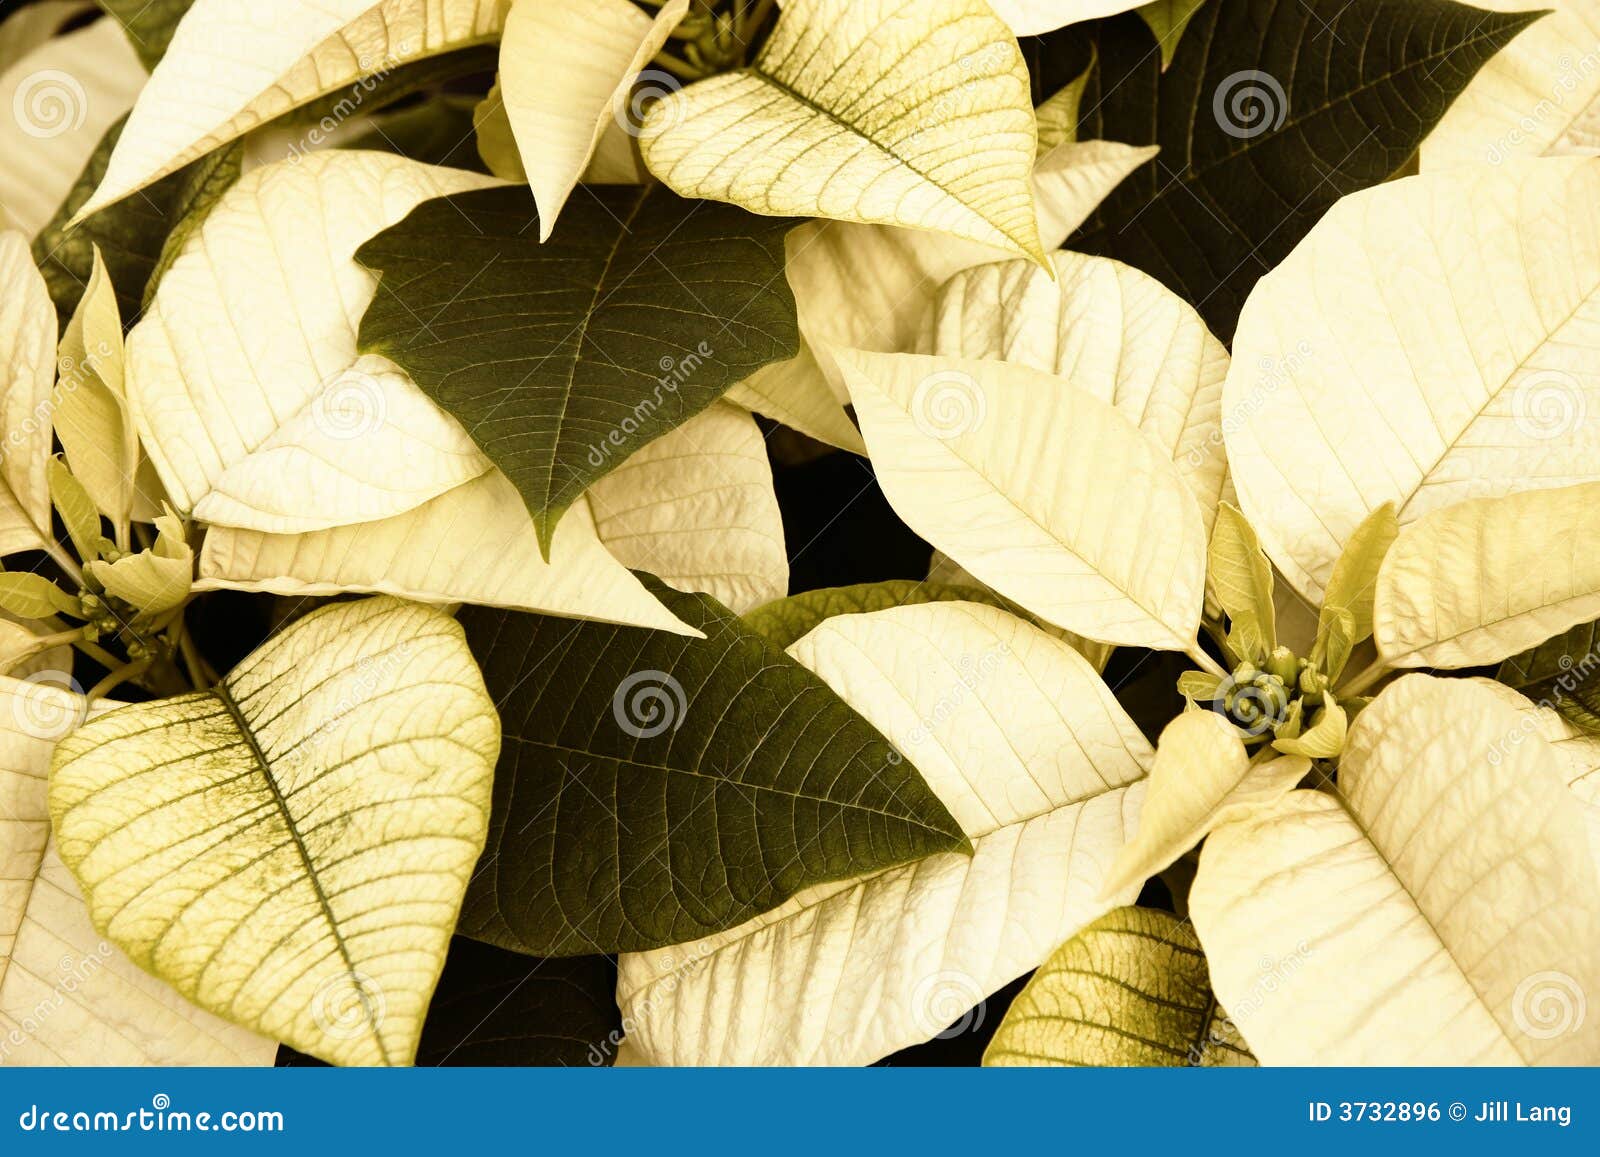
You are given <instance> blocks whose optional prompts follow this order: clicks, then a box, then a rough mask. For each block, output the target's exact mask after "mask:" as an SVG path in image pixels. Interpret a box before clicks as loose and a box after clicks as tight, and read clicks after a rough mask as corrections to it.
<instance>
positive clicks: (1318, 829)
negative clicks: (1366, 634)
mask: <svg viewBox="0 0 1600 1157" xmlns="http://www.w3.org/2000/svg"><path fill="white" fill-rule="evenodd" d="M1513 737H1516V738H1513ZM1564 784H1565V777H1564V775H1563V769H1562V761H1561V759H1560V758H1559V757H1558V756H1557V754H1556V752H1555V751H1554V750H1553V749H1552V748H1551V746H1550V745H1549V744H1548V743H1547V742H1545V741H1544V740H1543V739H1542V738H1541V737H1539V736H1538V734H1537V733H1536V732H1530V731H1529V730H1528V728H1527V727H1526V726H1524V722H1523V717H1522V713H1521V712H1520V711H1518V710H1517V709H1516V708H1515V707H1512V706H1510V705H1508V704H1507V703H1505V702H1504V700H1502V699H1500V698H1499V696H1497V695H1495V694H1494V693H1492V692H1489V691H1486V690H1485V689H1484V688H1482V687H1481V686H1477V685H1474V684H1472V683H1469V682H1466V681H1462V680H1441V679H1434V678H1431V677H1429V676H1426V675H1408V676H1406V677H1405V678H1403V679H1401V680H1400V681H1398V682H1396V683H1394V684H1393V685H1392V686H1390V687H1389V688H1388V689H1386V690H1385V691H1384V692H1383V693H1382V694H1381V695H1380V696H1379V697H1378V698H1377V699H1376V700H1375V701H1374V702H1373V703H1371V704H1370V705H1369V706H1367V707H1366V708H1365V709H1364V710H1363V711H1362V712H1361V714H1360V715H1358V716H1357V717H1356V721H1355V723H1354V725H1352V727H1351V729H1350V737H1349V742H1348V743H1347V745H1346V747H1345V751H1344V755H1343V758H1342V759H1341V761H1340V764H1339V790H1340V793H1341V795H1340V797H1339V798H1335V797H1334V796H1331V795H1327V794H1324V793H1323V792H1318V791H1296V792H1291V793H1289V794H1288V795H1287V796H1285V797H1284V798H1283V800H1282V801H1280V802H1279V804H1278V805H1277V806H1276V807H1275V808H1273V809H1272V810H1270V811H1267V812H1255V813H1252V814H1251V815H1250V816H1248V817H1247V818H1245V819H1241V820H1239V821H1236V822H1232V823H1228V824H1225V825H1223V826H1222V827H1220V828H1218V829H1217V830H1215V831H1214V832H1212V833H1211V836H1210V838H1209V839H1208V840H1207V841H1206V847H1205V851H1204V852H1203V853H1202V855H1201V858H1200V871H1199V874H1198V875H1197V876H1196V878H1195V881H1194V886H1193V889H1192V891H1191V892H1190V897H1189V906H1190V914H1191V915H1192V917H1193V919H1194V923H1195V928H1196V930H1197V931H1198V932H1199V934H1200V941H1201V943H1202V944H1203V945H1204V946H1205V951H1206V957H1207V959H1208V960H1209V962H1210V966H1211V979H1212V982H1213V983H1214V984H1215V986H1216V992H1217V997H1218V999H1220V1000H1221V1002H1222V1004H1223V1006H1224V1007H1225V1008H1228V1009H1229V1010H1231V1011H1232V1013H1233V1015H1234V1019H1235V1020H1236V1022H1237V1023H1238V1026H1239V1028H1240V1030H1241V1032H1242V1033H1243V1034H1244V1037H1245V1039H1246V1040H1247V1041H1248V1042H1249V1044H1250V1048H1251V1050H1252V1051H1253V1052H1254V1053H1255V1054H1256V1055H1257V1056H1258V1057H1260V1058H1261V1061H1262V1063H1263V1064H1271V1065H1281V1064H1290V1065H1293V1064H1333V1065H1350V1064H1385V1065H1394V1064H1424V1065H1425V1064H1445V1065H1462V1064H1466V1065H1481V1064H1508V1065H1516V1064H1524V1063H1545V1064H1563V1063H1571V1064H1593V1063H1595V1062H1596V1061H1597V1060H1600V1022H1597V1021H1596V1020H1595V1019H1594V1018H1593V1017H1582V1018H1580V1017H1578V1016H1577V1015H1576V1012H1577V1009H1578V1008H1579V1007H1581V1001H1582V999H1583V994H1584V993H1589V992H1594V991H1596V985H1600V885H1597V883H1596V875H1595V867H1594V861H1593V858H1592V855H1591V852H1590V848H1589V843H1588V835H1587V833H1586V832H1585V829H1584V821H1583V819H1582V818H1581V817H1580V815H1579V813H1578V810H1577V809H1575V808H1574V807H1573V800H1572V797H1571V796H1570V795H1569V793H1568V791H1567V789H1566V787H1565V786H1564Z"/></svg>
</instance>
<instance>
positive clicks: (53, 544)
mask: <svg viewBox="0 0 1600 1157" xmlns="http://www.w3.org/2000/svg"><path fill="white" fill-rule="evenodd" d="M44 550H45V553H46V554H48V555H49V556H50V558H51V560H52V561H54V562H55V564H56V565H57V566H58V567H60V568H61V569H62V570H64V571H66V573H67V577H68V578H70V579H71V580H72V581H73V582H75V583H77V584H78V587H79V588H80V589H82V587H83V571H82V570H80V569H79V567H78V561H77V559H75V558H73V557H72V556H71V555H70V554H68V553H67V552H66V551H65V550H64V549H63V548H62V546H61V544H60V543H59V542H57V541H56V540H55V539H53V538H46V539H45V540H44Z"/></svg>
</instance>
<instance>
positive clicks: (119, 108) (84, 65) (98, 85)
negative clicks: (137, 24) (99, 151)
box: [0, 20, 145, 237]
mask: <svg viewBox="0 0 1600 1157" xmlns="http://www.w3.org/2000/svg"><path fill="white" fill-rule="evenodd" d="M0 65H3V66H4V67H5V72H4V73H0V110H4V114H5V115H3V116H0V156H4V157H6V158H7V163H6V164H5V165H4V166H3V167H0V227H4V228H9V229H20V230H21V231H22V232H23V233H25V234H27V235H28V236H29V237H33V236H34V235H36V234H37V233H38V232H39V231H40V230H41V229H43V228H44V227H45V224H46V223H47V222H48V221H49V220H50V218H51V215H52V214H53V213H54V212H55V211H56V209H57V208H58V207H59V206H60V204H61V202H62V200H63V198H65V197H66V196H67V194H68V192H69V190H71V189H72V187H73V182H74V181H75V180H76V179H77V177H78V174H79V173H80V172H82V171H83V167H84V165H85V163H86V162H88V160H89V158H90V155H91V154H92V153H93V152H94V150H95V142H96V141H98V140H99V139H100V138H101V136H102V135H103V134H104V133H105V132H106V130H107V129H109V128H110V127H111V125H112V123H113V122H115V121H116V120H117V119H118V118H119V117H121V116H122V114H123V113H125V112H127V111H128V106H129V105H131V104H133V98H134V97H135V96H136V95H137V94H138V92H139V89H140V87H141V86H142V85H143V84H144V83H145V71H144V69H143V67H141V66H140V64H139V58H138V57H137V56H135V55H134V53H133V49H131V48H129V47H128V41H127V39H126V38H125V37H124V36H123V35H122V30H121V29H120V28H118V27H117V24H116V22H115V21H111V20H97V21H95V22H94V23H93V24H90V25H89V26H88V27H86V28H79V29H76V30H74V31H72V32H69V33H67V34H66V35H64V36H58V37H55V38H54V39H52V40H48V41H46V42H45V43H43V44H41V45H40V46H39V47H38V48H36V49H34V50H33V51H32V52H30V53H29V54H28V55H27V56H25V57H23V58H22V59H21V60H17V61H15V62H13V61H11V60H5V61H0ZM24 157H26V158H27V163H26V164H22V163H19V162H20V160H21V158H24Z"/></svg>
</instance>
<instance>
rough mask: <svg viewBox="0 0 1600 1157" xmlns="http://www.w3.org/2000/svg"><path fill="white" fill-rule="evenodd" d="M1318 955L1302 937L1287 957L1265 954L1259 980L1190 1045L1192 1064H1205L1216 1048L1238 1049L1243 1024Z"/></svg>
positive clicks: (1262, 958) (1260, 960)
mask: <svg viewBox="0 0 1600 1157" xmlns="http://www.w3.org/2000/svg"><path fill="white" fill-rule="evenodd" d="M1315 955H1316V951H1315V950H1314V949H1313V948H1312V947H1311V945H1310V943H1308V942H1307V941H1305V940H1301V941H1299V942H1298V943H1297V944H1295V946H1294V951H1293V952H1291V953H1289V955H1287V956H1284V957H1280V958H1277V959H1274V958H1273V957H1271V956H1263V957H1261V958H1260V959H1259V960H1258V961H1257V962H1256V979H1255V982H1254V983H1252V984H1251V985H1250V988H1249V989H1248V990H1247V991H1246V992H1245V993H1244V995H1243V996H1242V997H1240V999H1238V1000H1236V1001H1233V1002H1232V1003H1230V1004H1229V1006H1228V1009H1227V1012H1226V1014H1224V1013H1223V1011H1222V1009H1221V1008H1218V1010H1217V1017H1216V1019H1215V1020H1214V1021H1213V1022H1212V1023H1211V1025H1210V1027H1209V1028H1208V1030H1207V1032H1206V1036H1205V1038H1204V1039H1203V1040H1201V1041H1199V1042H1197V1043H1196V1044H1193V1045H1191V1046H1190V1047H1189V1064H1191V1065H1199V1064H1201V1063H1203V1061H1204V1058H1205V1055H1206V1054H1207V1053H1208V1052H1210V1051H1211V1050H1212V1049H1213V1048H1218V1047H1231V1048H1233V1049H1235V1050H1237V1049H1238V1045H1237V1043H1236V1040H1237V1038H1238V1037H1240V1036H1241V1035H1243V1034H1241V1033H1240V1030H1239V1026H1240V1025H1241V1024H1248V1023H1249V1021H1250V1018H1251V1017H1253V1016H1254V1015H1255V1014H1256V1013H1258V1012H1260V1011H1261V1008H1262V1006H1263V1005H1264V1004H1266V1002H1267V998H1268V997H1270V996H1272V995H1273V994H1275V993H1276V992H1278V990H1279V989H1281V988H1283V987H1284V985H1285V984H1287V983H1288V982H1289V981H1290V980H1291V979H1293V977H1294V975H1295V973H1297V972H1299V971H1300V970H1301V969H1302V968H1304V967H1305V965H1306V962H1307V961H1308V960H1310V959H1311V958H1312V957H1313V956H1315Z"/></svg>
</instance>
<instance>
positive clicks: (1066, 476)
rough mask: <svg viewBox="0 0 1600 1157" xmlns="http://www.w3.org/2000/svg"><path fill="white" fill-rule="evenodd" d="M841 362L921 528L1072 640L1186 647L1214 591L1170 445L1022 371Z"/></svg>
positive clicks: (876, 459) (898, 497) (885, 467)
mask: <svg viewBox="0 0 1600 1157" xmlns="http://www.w3.org/2000/svg"><path fill="white" fill-rule="evenodd" d="M839 358H840V362H841V365H843V366H844V368H845V371H846V374H847V378H848V381H849V384H850V392H851V397H852V398H853V399H854V400H855V405H856V415H857V417H858V418H859V419H860V420H861V428H862V431H863V432H864V433H865V434H866V438H867V445H868V447H869V448H870V449H871V451H872V461H873V464H874V467H875V468H876V470H877V475H878V480H879V483H880V484H881V485H882V486H883V490H884V494H885V495H886V496H887V497H888V499H889V501H890V503H891V504H892V505H893V506H894V508H895V511H896V512H897V513H898V514H899V515H900V517H901V518H903V519H905V521H906V522H907V523H908V524H909V525H910V526H911V528H912V529H913V530H915V531H917V533H918V534H920V535H921V536H922V537H923V538H925V539H927V540H928V541H929V542H931V543H933V545H934V546H935V547H937V548H938V549H940V550H942V551H944V552H945V553H946V554H948V555H950V557H951V558H953V559H955V560H956V561H957V562H959V563H960V564H961V565H962V566H963V567H965V568H966V569H967V570H969V571H970V572H971V573H972V574H973V575H974V576H976V577H977V578H978V579H979V580H980V581H981V582H983V583H984V584H985V585H987V586H990V587H992V588H994V589H995V590H996V591H998V592H999V593H1000V594H1002V595H1004V596H1005V597H1007V598H1009V599H1012V600H1014V601H1015V602H1017V603H1018V604H1020V605H1021V606H1023V607H1025V608H1026V609H1027V610H1028V611H1030V612H1032V613H1033V614H1036V615H1039V616H1040V617H1041V618H1044V619H1046V620H1047V621H1049V622H1051V623H1054V624H1056V625H1057V626H1060V627H1064V628H1066V629H1067V630H1069V631H1074V632H1076V633H1077V634H1080V635H1083V636H1085V637H1087V638H1091V639H1098V640H1101V641H1103V642H1108V643H1118V644H1129V645H1135V646H1145V647H1154V648H1158V649H1166V650H1180V651H1181V650H1186V649H1188V648H1189V647H1191V646H1193V643H1194V632H1195V630H1196V628H1197V626H1198V624H1199V618H1200V606H1201V602H1202V599H1203V596H1204V587H1205V532H1204V530H1203V529H1202V527H1201V522H1200V510H1199V507H1198V506H1197V505H1196V503H1195V501H1194V498H1193V497H1192V495H1191V494H1190V492H1189V490H1188V489H1187V488H1186V487H1185V486H1184V484H1183V481H1182V479H1180V478H1179V476H1178V472H1177V469H1176V468H1175V467H1174V466H1173V465H1172V461H1171V459H1170V458H1169V457H1168V456H1167V453H1166V451H1165V450H1164V449H1163V448H1162V447H1160V446H1158V445H1157V444H1156V443H1155V441H1154V440H1153V439H1151V438H1149V437H1147V436H1146V435H1145V434H1143V433H1142V432H1141V431H1140V430H1139V429H1138V428H1137V427H1136V426H1134V425H1133V423H1132V422H1131V421H1129V420H1128V419H1127V418H1126V417H1125V416H1123V415H1122V414H1121V413H1119V412H1118V411H1117V410H1116V409H1114V408H1113V407H1111V406H1109V405H1107V404H1106V403H1105V402H1103V401H1101V400H1100V399H1098V398H1096V397H1094V396H1093V395H1092V394H1090V393H1089V392H1088V391H1087V390H1080V389H1078V388H1077V387H1075V386H1073V385H1072V384H1071V383H1070V382H1067V381H1065V380H1063V379H1061V378H1057V377H1054V376H1052V375H1050V374H1046V373H1042V372H1040V371H1038V370H1034V369H1030V368H1028V367H1026V366H1021V365H1010V364H1006V363H1002V362H990V361H971V360H963V359H955V358H934V357H922V356H917V355H905V354H902V355H895V354H869V353H861V352H850V353H844V352H841V353H840V354H839ZM1046 463H1048V464H1049V465H1048V466H1047V465H1044V464H1046ZM1106 463H1116V464H1117V468H1116V469H1115V470H1107V469H1103V468H1102V467H1103V466H1104V465H1105V464H1106ZM1151 527H1159V528H1161V533H1159V534H1151V533H1148V528H1151Z"/></svg>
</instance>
